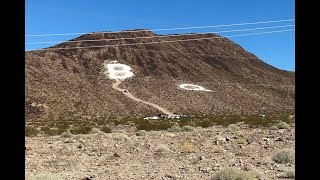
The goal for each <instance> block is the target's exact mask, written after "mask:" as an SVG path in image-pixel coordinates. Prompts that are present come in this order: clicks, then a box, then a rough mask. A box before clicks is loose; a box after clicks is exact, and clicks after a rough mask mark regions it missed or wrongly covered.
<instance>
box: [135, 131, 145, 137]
mask: <svg viewBox="0 0 320 180" xmlns="http://www.w3.org/2000/svg"><path fill="white" fill-rule="evenodd" d="M146 134H147V131H146V130H140V131H138V132H137V133H136V135H137V136H145V135H146Z"/></svg>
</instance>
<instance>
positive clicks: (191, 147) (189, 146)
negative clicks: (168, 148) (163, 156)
mask: <svg viewBox="0 0 320 180" xmlns="http://www.w3.org/2000/svg"><path fill="white" fill-rule="evenodd" d="M197 150H198V147H197V144H196V143H192V142H183V143H181V145H180V152H182V153H195V152H196V151H197Z"/></svg>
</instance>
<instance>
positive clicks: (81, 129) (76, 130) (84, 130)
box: [70, 125, 92, 134]
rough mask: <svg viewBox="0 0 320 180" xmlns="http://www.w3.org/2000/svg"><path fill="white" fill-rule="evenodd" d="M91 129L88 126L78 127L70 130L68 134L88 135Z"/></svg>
mask: <svg viewBox="0 0 320 180" xmlns="http://www.w3.org/2000/svg"><path fill="white" fill-rule="evenodd" d="M91 129H92V127H90V126H86V125H85V126H83V125H78V126H76V127H74V128H72V129H70V132H71V133H72V134H90V132H91Z"/></svg>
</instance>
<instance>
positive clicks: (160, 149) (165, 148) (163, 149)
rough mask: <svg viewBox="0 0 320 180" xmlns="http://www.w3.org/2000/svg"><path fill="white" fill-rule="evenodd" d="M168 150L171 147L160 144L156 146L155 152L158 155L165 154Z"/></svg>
mask: <svg viewBox="0 0 320 180" xmlns="http://www.w3.org/2000/svg"><path fill="white" fill-rule="evenodd" d="M166 152H169V148H168V146H166V145H165V144H159V145H158V146H157V147H156V148H155V154H156V155H164V154H165V153H166Z"/></svg>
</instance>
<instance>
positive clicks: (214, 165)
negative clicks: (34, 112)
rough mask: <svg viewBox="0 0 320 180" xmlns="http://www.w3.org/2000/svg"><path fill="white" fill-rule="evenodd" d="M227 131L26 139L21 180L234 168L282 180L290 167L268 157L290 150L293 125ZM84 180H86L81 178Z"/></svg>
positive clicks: (157, 175) (181, 175)
mask: <svg viewBox="0 0 320 180" xmlns="http://www.w3.org/2000/svg"><path fill="white" fill-rule="evenodd" d="M239 127H240V130H238V131H235V132H233V131H231V132H230V131H227V128H226V127H222V126H214V127H210V128H195V129H194V131H191V132H167V131H151V132H147V133H146V135H144V136H137V135H136V132H128V133H125V132H119V133H108V134H106V133H103V132H98V133H96V134H88V135H73V136H72V137H64V138H63V137H60V136H51V137H33V138H29V137H26V151H25V153H26V159H25V164H26V178H27V179H36V178H35V177H39V176H46V178H42V179H50V177H51V179H65V180H67V179H72V180H75V179H79V180H80V179H94V180H98V179H103V180H105V179H117V180H119V179H161V180H165V179H194V180H198V179H210V178H212V176H213V175H214V174H215V173H216V172H218V171H219V170H221V169H224V168H226V167H235V168H239V169H242V170H244V171H249V172H250V173H253V174H256V175H258V176H259V178H258V179H281V178H279V176H281V175H282V174H284V172H287V171H290V170H291V171H294V168H295V165H294V164H289V163H287V164H281V163H276V162H274V161H273V160H272V159H271V158H272V156H273V155H274V154H276V153H277V152H278V151H281V150H283V149H292V150H294V148H295V136H294V133H295V131H294V124H293V125H291V126H290V128H289V129H275V130H272V129H271V128H265V127H263V128H262V127H261V128H249V127H248V126H247V125H239ZM86 177H87V178H86Z"/></svg>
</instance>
